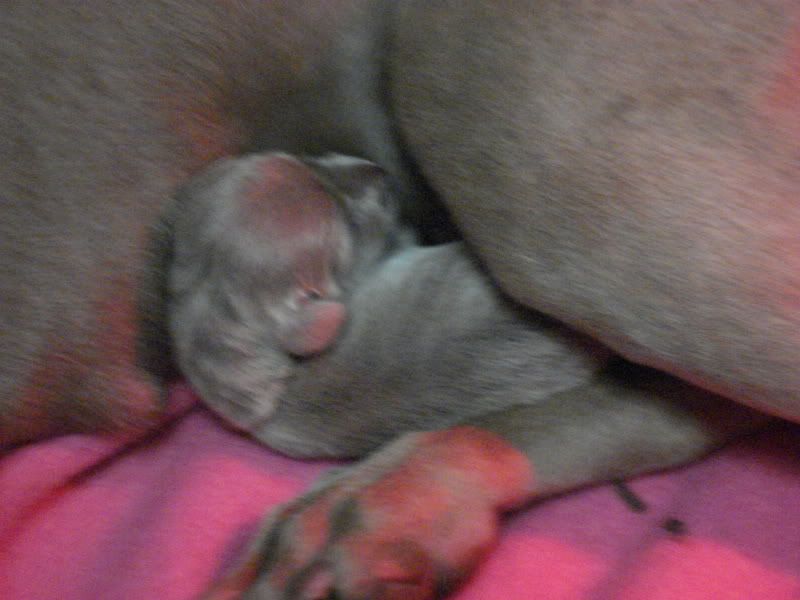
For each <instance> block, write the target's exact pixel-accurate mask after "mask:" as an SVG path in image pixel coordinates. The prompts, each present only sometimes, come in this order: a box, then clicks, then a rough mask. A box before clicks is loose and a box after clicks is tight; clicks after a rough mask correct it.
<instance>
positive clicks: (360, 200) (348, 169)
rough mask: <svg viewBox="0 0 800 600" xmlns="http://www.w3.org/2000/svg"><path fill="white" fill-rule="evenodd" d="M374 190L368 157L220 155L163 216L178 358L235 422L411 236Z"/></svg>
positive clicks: (270, 399)
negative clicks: (305, 158) (359, 285)
mask: <svg viewBox="0 0 800 600" xmlns="http://www.w3.org/2000/svg"><path fill="white" fill-rule="evenodd" d="M312 165H313V166H314V167H315V168H316V170H317V173H315V172H314V171H312ZM320 172H324V173H327V177H326V178H323V176H322V175H321V174H319V173H320ZM383 188H384V176H383V174H382V172H381V170H380V169H379V168H378V167H377V166H375V165H373V164H371V163H368V162H366V161H361V160H357V159H351V158H347V157H341V156H331V157H328V158H326V159H317V160H315V161H311V160H309V161H307V162H306V163H303V162H301V161H300V160H298V159H296V158H294V157H291V156H289V155H285V154H266V155H253V156H249V157H247V158H238V159H227V160H223V161H220V162H219V163H216V164H215V165H213V166H212V167H211V168H209V169H208V170H207V171H204V172H203V173H202V174H201V175H199V176H197V177H194V178H193V179H192V180H190V182H189V183H187V184H186V185H185V186H183V187H182V188H181V189H180V190H179V191H178V193H177V194H176V202H175V203H174V205H173V206H172V210H171V211H170V212H169V214H168V216H167V217H166V223H165V230H166V231H169V232H170V236H171V241H170V244H171V249H170V250H171V252H170V254H169V255H170V264H169V266H168V267H167V270H168V272H169V285H168V291H167V297H168V308H167V315H168V320H169V328H170V333H171V335H172V340H173V345H174V350H175V356H176V360H177V363H178V366H179V367H180V370H181V371H182V372H183V373H184V374H185V375H186V376H187V377H188V378H189V380H190V381H191V382H192V384H193V385H194V387H195V388H196V389H197V390H198V391H199V392H200V394H201V396H202V397H203V398H204V399H205V401H206V403H207V404H208V405H209V406H211V407H212V408H214V409H215V410H216V411H217V412H219V413H220V414H222V415H223V416H224V417H226V419H228V420H229V421H230V422H232V423H233V424H235V425H237V426H238V427H240V428H242V429H244V430H246V431H252V430H253V429H254V427H256V426H257V425H258V424H259V423H260V422H262V421H263V420H264V419H265V418H267V417H269V416H270V415H271V413H272V412H273V411H274V408H275V401H276V397H277V396H278V395H279V394H280V393H281V392H282V390H283V389H284V388H285V385H286V380H287V378H289V377H290V376H291V375H292V371H293V365H294V364H295V363H296V362H297V360H296V359H297V358H300V357H307V356H311V355H314V354H317V353H319V352H321V351H323V350H325V349H326V348H327V347H329V346H330V345H331V344H332V343H333V341H334V340H335V338H336V336H337V334H338V332H339V330H340V328H341V326H342V324H343V323H344V321H345V318H346V311H345V305H344V303H343V298H344V295H345V294H346V293H347V291H348V289H349V288H350V287H351V286H352V285H353V282H354V281H356V280H358V279H363V278H364V277H365V276H366V275H367V273H368V272H369V271H370V269H371V268H372V267H373V266H374V264H375V263H376V262H378V261H379V260H381V259H382V258H383V256H385V255H386V254H387V253H389V252H393V251H396V249H399V248H400V247H403V246H405V245H407V244H409V243H411V238H412V234H411V232H410V230H408V229H406V228H402V227H400V224H399V221H398V216H397V214H396V213H397V211H398V210H399V206H398V204H397V202H396V201H395V199H394V198H392V197H391V196H390V195H388V194H386V193H384V192H383Z"/></svg>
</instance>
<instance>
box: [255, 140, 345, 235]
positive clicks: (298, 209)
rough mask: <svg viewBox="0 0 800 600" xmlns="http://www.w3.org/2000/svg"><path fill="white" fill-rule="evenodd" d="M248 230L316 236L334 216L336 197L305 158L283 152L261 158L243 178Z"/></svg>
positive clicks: (273, 233)
mask: <svg viewBox="0 0 800 600" xmlns="http://www.w3.org/2000/svg"><path fill="white" fill-rule="evenodd" d="M242 192H243V193H242V198H243V202H242V206H241V208H242V210H241V212H240V214H239V217H240V219H241V220H242V226H243V228H244V229H245V230H250V231H253V232H257V233H259V234H262V235H268V236H270V237H271V238H273V239H283V238H291V239H297V238H298V236H299V237H305V236H309V235H311V236H313V235H314V234H318V233H319V230H320V228H326V227H327V226H328V225H329V224H330V223H331V222H332V220H333V219H334V218H335V214H336V211H337V208H336V201H335V199H334V198H333V197H332V196H331V195H330V194H329V193H328V192H327V191H326V190H325V188H323V186H322V185H321V183H320V182H319V179H318V178H317V176H316V175H315V174H314V172H313V171H312V170H311V169H310V168H309V167H307V166H306V165H304V164H303V163H302V162H300V161H298V160H296V159H294V158H292V157H290V156H283V155H272V156H267V157H264V158H263V159H261V160H260V163H259V164H258V166H257V168H256V169H253V172H252V173H251V175H250V176H249V177H247V178H246V180H245V181H243V182H242Z"/></svg>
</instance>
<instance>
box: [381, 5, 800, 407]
mask: <svg viewBox="0 0 800 600" xmlns="http://www.w3.org/2000/svg"><path fill="white" fill-rule="evenodd" d="M797 13H798V4H797V2H793V1H790V0H758V1H755V2H747V3H742V2H737V1H736V0H720V1H718V2H698V3H691V4H687V3H673V2H667V1H663V2H646V3H624V2H604V3H597V2H593V1H591V0H576V1H573V2H560V1H543V2H534V3H531V2H499V3H486V2H477V1H471V0H468V1H466V2H462V1H455V0H453V1H446V2H435V3H430V2H422V1H417V0H411V1H409V2H405V3H404V5H403V9H402V10H401V11H399V13H398V18H397V23H396V25H395V34H396V38H395V40H394V43H393V47H392V51H391V58H392V60H391V70H390V71H391V81H392V90H391V101H392V106H393V108H394V110H395V114H396V115H397V116H398V119H399V122H400V124H401V130H402V133H403V134H404V135H405V137H406V141H407V143H408V147H409V149H410V152H411V153H412V154H413V155H414V156H415V158H416V159H417V160H418V163H419V164H420V165H421V167H422V169H423V171H424V173H425V174H426V175H427V176H428V178H429V180H430V182H431V183H432V185H433V186H434V188H436V189H437V190H438V191H439V192H440V193H441V194H442V196H443V199H444V201H445V203H446V204H447V205H448V206H449V208H450V209H451V210H452V213H453V215H454V217H455V219H456V220H457V222H458V225H459V226H460V227H461V228H462V229H463V231H464V233H465V235H466V236H467V238H468V240H469V241H470V242H471V244H472V245H473V246H474V248H475V250H476V253H477V254H478V255H479V256H480V257H481V258H482V259H483V260H484V261H485V262H486V264H487V266H488V267H489V269H490V270H491V272H492V273H493V274H494V276H495V277H496V278H497V280H498V282H499V283H500V285H502V286H503V287H504V289H505V290H506V291H507V292H509V293H510V294H512V295H513V296H514V297H515V298H517V299H518V300H520V301H521V302H523V303H524V304H527V305H529V306H532V307H535V308H538V309H540V310H542V311H544V312H546V313H548V314H551V315H553V316H555V317H557V318H560V319H561V320H564V321H566V322H568V323H570V324H572V325H573V326H575V327H577V328H579V329H582V330H583V331H585V332H588V333H590V334H592V335H594V336H596V337H598V338H600V339H601V340H602V341H604V342H605V343H607V344H608V345H610V346H611V347H612V348H613V349H615V350H616V351H618V352H620V353H622V354H623V355H625V356H627V357H629V358H631V359H633V360H636V361H639V362H643V363H646V364H649V365H651V366H655V367H658V368H663V369H666V370H668V371H670V372H672V373H674V374H676V375H678V376H681V377H684V378H686V379H688V380H690V381H693V382H695V383H698V384H700V385H702V386H705V387H707V388H709V389H713V390H715V391H716V392H718V393H721V394H723V395H726V396H729V397H732V398H735V399H737V400H739V401H742V402H745V403H748V404H750V405H751V406H754V407H757V408H760V409H763V410H766V411H768V412H772V413H775V414H779V415H782V416H784V417H787V418H789V419H792V420H795V421H799V420H800V368H798V365H799V364H800V303H799V302H798V297H799V296H798V291H799V290H800V244H798V240H799V239H800V237H798V232H800V203H798V198H800V85H799V84H798V81H799V79H798V72H800V71H798V66H799V65H800V27H798V22H799V21H798V18H800V15H799V14H797Z"/></svg>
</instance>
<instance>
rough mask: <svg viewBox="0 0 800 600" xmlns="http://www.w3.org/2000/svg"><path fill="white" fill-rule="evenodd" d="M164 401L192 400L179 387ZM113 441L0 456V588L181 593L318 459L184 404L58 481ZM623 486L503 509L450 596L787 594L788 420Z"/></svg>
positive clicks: (791, 491)
mask: <svg viewBox="0 0 800 600" xmlns="http://www.w3.org/2000/svg"><path fill="white" fill-rule="evenodd" d="M172 400H173V401H174V402H175V403H177V404H186V403H191V402H193V401H194V400H193V398H192V396H191V394H190V392H188V391H187V390H186V389H185V388H183V387H177V388H176V389H175V390H173V393H172ZM113 448H114V442H112V441H110V440H104V439H100V438H96V437H88V436H70V437H64V438H61V439H57V440H53V441H49V442H46V443H41V444H38V445H33V446H29V447H25V448H23V449H21V450H18V451H16V452H14V453H13V454H11V455H10V456H7V457H6V458H4V459H3V460H2V461H0V599H13V600H53V599H59V600H79V599H80V600H88V599H112V598H113V599H114V600H126V599H131V600H132V599H159V600H179V599H187V598H192V597H194V596H195V595H196V594H197V593H198V592H200V591H201V590H203V589H204V588H205V587H206V586H207V585H208V583H209V582H210V581H211V580H212V579H213V578H214V577H215V576H216V575H217V574H218V573H219V572H220V570H221V569H223V568H224V567H225V566H226V565H228V564H230V561H231V560H232V558H233V557H234V556H236V553H237V552H238V551H239V550H241V548H242V546H243V544H244V543H245V541H246V539H247V537H248V535H249V534H250V533H252V532H253V529H254V527H255V525H256V524H257V523H258V521H259V520H260V519H261V517H262V515H263V514H264V513H265V511H266V510H268V509H269V507H271V506H273V505H275V504H276V503H279V502H283V501H286V500H288V499H290V498H292V497H293V496H295V495H297V494H298V493H300V492H301V491H302V490H303V489H304V488H305V487H306V486H307V485H308V484H309V483H310V482H311V481H312V480H313V479H314V478H315V477H316V476H317V475H318V474H319V473H320V472H321V471H322V470H324V468H325V467H326V466H327V465H324V464H322V463H305V462H299V461H293V460H290V459H287V458H284V457H281V456H279V455H276V454H273V453H271V452H270V451H268V450H265V449H264V448H262V447H259V446H258V445H256V444H255V443H252V442H250V441H248V440H246V439H243V438H241V437H239V436H237V435H235V434H233V433H231V432H229V431H227V430H226V429H224V428H223V427H222V426H221V425H220V424H219V423H218V422H217V421H216V420H215V419H214V418H213V417H211V416H210V415H209V414H207V413H206V412H205V411H204V410H203V409H201V408H197V409H196V410H193V411H191V412H189V413H188V414H186V415H185V416H184V417H182V418H181V419H179V421H178V422H177V423H176V424H175V426H173V427H171V428H169V429H167V430H165V431H164V432H162V434H161V435H159V436H158V437H157V438H155V439H154V440H153V441H152V442H151V443H149V444H147V445H145V446H143V447H141V448H139V449H137V450H135V451H134V452H131V453H128V454H126V455H124V456H121V457H119V458H117V459H115V460H114V461H112V462H111V463H110V464H109V465H107V466H106V467H105V468H103V469H100V470H98V471H97V472H95V473H94V474H91V475H89V476H88V477H85V478H83V479H82V480H80V481H78V482H73V483H71V484H67V485H64V484H65V482H68V481H69V479H70V477H71V476H72V475H73V474H75V473H76V472H79V471H81V470H83V469H85V468H86V467H87V466H91V465H93V464H96V463H98V462H99V461H100V460H101V459H102V458H103V457H104V456H107V455H108V454H109V453H110V452H111V451H112V450H113ZM630 487H631V489H633V490H634V491H635V493H636V494H637V495H638V496H639V497H640V498H641V499H642V500H643V501H644V502H645V503H646V504H647V505H648V507H649V509H648V510H647V511H646V512H643V513H636V512H634V511H632V510H631V508H630V507H629V506H628V505H626V503H625V502H623V501H622V500H621V498H620V496H619V495H618V494H617V492H616V491H615V489H614V488H613V487H612V486H599V487H595V488H591V489H587V490H583V491H580V492H577V493H573V494H569V495H566V496H564V497H561V498H555V499H551V500H547V501H544V502H541V503H538V504H536V505H534V506H532V507H530V508H529V509H528V510H525V511H523V512H520V513H519V514H516V515H514V516H511V517H509V519H508V523H507V526H506V528H505V530H504V534H503V537H502V539H501V540H500V543H499V546H498V548H497V550H496V552H495V553H494V554H493V555H492V556H491V557H490V558H489V560H488V561H487V562H486V563H485V564H484V566H483V568H482V569H481V570H480V571H479V572H478V573H477V575H476V576H475V577H474V578H473V579H472V580H471V581H470V582H468V584H467V585H466V586H465V587H464V588H463V589H462V590H461V591H460V592H459V594H458V595H457V598H458V600H527V599H532V598H542V599H547V600H557V599H584V598H592V599H614V600H618V599H623V600H633V599H637V600H638V599H641V600H660V599H667V598H669V599H673V598H674V599H681V600H696V599H701V598H702V599H709V600H710V599H714V600H717V599H742V600H744V599H748V600H750V599H753V600H756V599H764V600H782V599H789V598H800V427H795V426H790V425H783V426H779V427H775V428H774V429H771V430H769V431H767V432H765V433H762V434H760V435H758V436H755V437H753V438H751V439H747V440H743V441H741V442H740V443H737V444H735V445H733V446H731V447H728V448H727V449H725V450H723V451H721V452H718V453H716V454H715V455H713V456H711V457H710V458H708V459H706V460H705V461H702V462H700V463H698V464H695V465H692V466H689V467H687V468H683V469H680V470H677V471H674V472H671V473H668V474H660V475H655V476H650V477H644V478H640V479H637V480H635V481H633V482H631V483H630ZM668 518H677V519H680V521H682V522H683V523H685V526H686V531H685V533H683V534H680V535H676V534H675V533H670V532H669V531H667V530H666V529H665V528H664V527H663V523H664V521H665V520H666V519H668Z"/></svg>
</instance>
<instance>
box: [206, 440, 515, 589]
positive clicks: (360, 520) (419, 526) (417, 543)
mask: <svg viewBox="0 0 800 600" xmlns="http://www.w3.org/2000/svg"><path fill="white" fill-rule="evenodd" d="M530 479H531V474H530V468H529V466H528V463H527V460H526V459H525V458H524V457H523V456H522V455H521V454H520V453H518V452H517V451H516V450H514V449H513V448H511V447H510V446H508V445H507V444H506V443H505V442H504V441H503V440H501V439H499V438H497V437H495V436H494V435H492V434H489V433H487V432H484V431H481V430H478V429H473V428H468V427H461V428H455V429H451V430H447V431H442V432H435V433H425V434H409V435H406V436H404V437H402V438H401V439H399V440H398V441H396V442H394V443H393V444H390V445H389V446H387V447H385V448H384V449H383V450H381V451H379V452H378V453H376V454H375V455H374V456H372V457H371V458H370V459H368V460H366V461H364V462H363V463H361V464H359V465H356V466H354V467H352V468H348V469H345V470H343V471H341V472H340V473H338V474H336V475H335V476H333V477H329V478H327V480H326V481H324V482H322V483H320V484H319V485H318V486H317V487H316V488H315V489H313V490H312V491H311V492H309V493H308V494H306V495H305V496H303V497H301V498H300V499H298V500H296V501H295V502H292V503H290V504H288V505H286V506H284V507H282V508H280V509H279V510H278V511H277V512H276V513H275V514H274V515H273V516H272V517H271V519H270V520H269V521H268V523H267V525H266V526H265V527H264V528H263V529H262V532H261V534H260V536H259V538H258V540H257V542H256V543H255V544H254V546H253V547H252V549H251V550H250V551H249V553H248V554H247V556H246V558H245V560H244V561H243V562H242V564H241V565H240V566H239V568H238V569H236V570H235V571H233V572H232V573H231V574H230V575H229V576H228V577H227V578H226V579H225V580H224V581H222V582H221V583H220V584H219V585H218V586H217V587H216V588H215V589H214V590H213V591H212V592H211V593H210V595H209V596H208V598H216V599H219V598H236V597H245V598H257V599H260V600H324V599H325V598H332V597H336V598H341V599H343V600H357V599H358V600H361V599H371V600H392V599H395V598H396V599H401V598H402V599H403V600H411V599H414V600H427V599H432V598H436V597H439V596H441V595H442V594H443V593H444V592H446V591H447V590H449V589H452V588H453V587H454V586H455V585H456V584H457V583H458V582H459V581H461V580H462V579H463V578H464V577H465V576H466V575H468V574H469V573H470V572H471V571H472V570H473V569H474V568H475V566H476V565H477V564H478V562H479V560H480V558H481V557H482V556H483V555H484V554H485V553H486V551H487V550H488V549H489V548H490V547H491V546H492V544H493V542H494V540H495V538H496V536H497V524H498V515H499V513H500V511H501V510H503V509H505V508H509V507H511V506H512V505H514V504H516V503H518V502H520V501H521V500H523V499H524V498H525V496H526V490H527V489H529V484H530Z"/></svg>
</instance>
